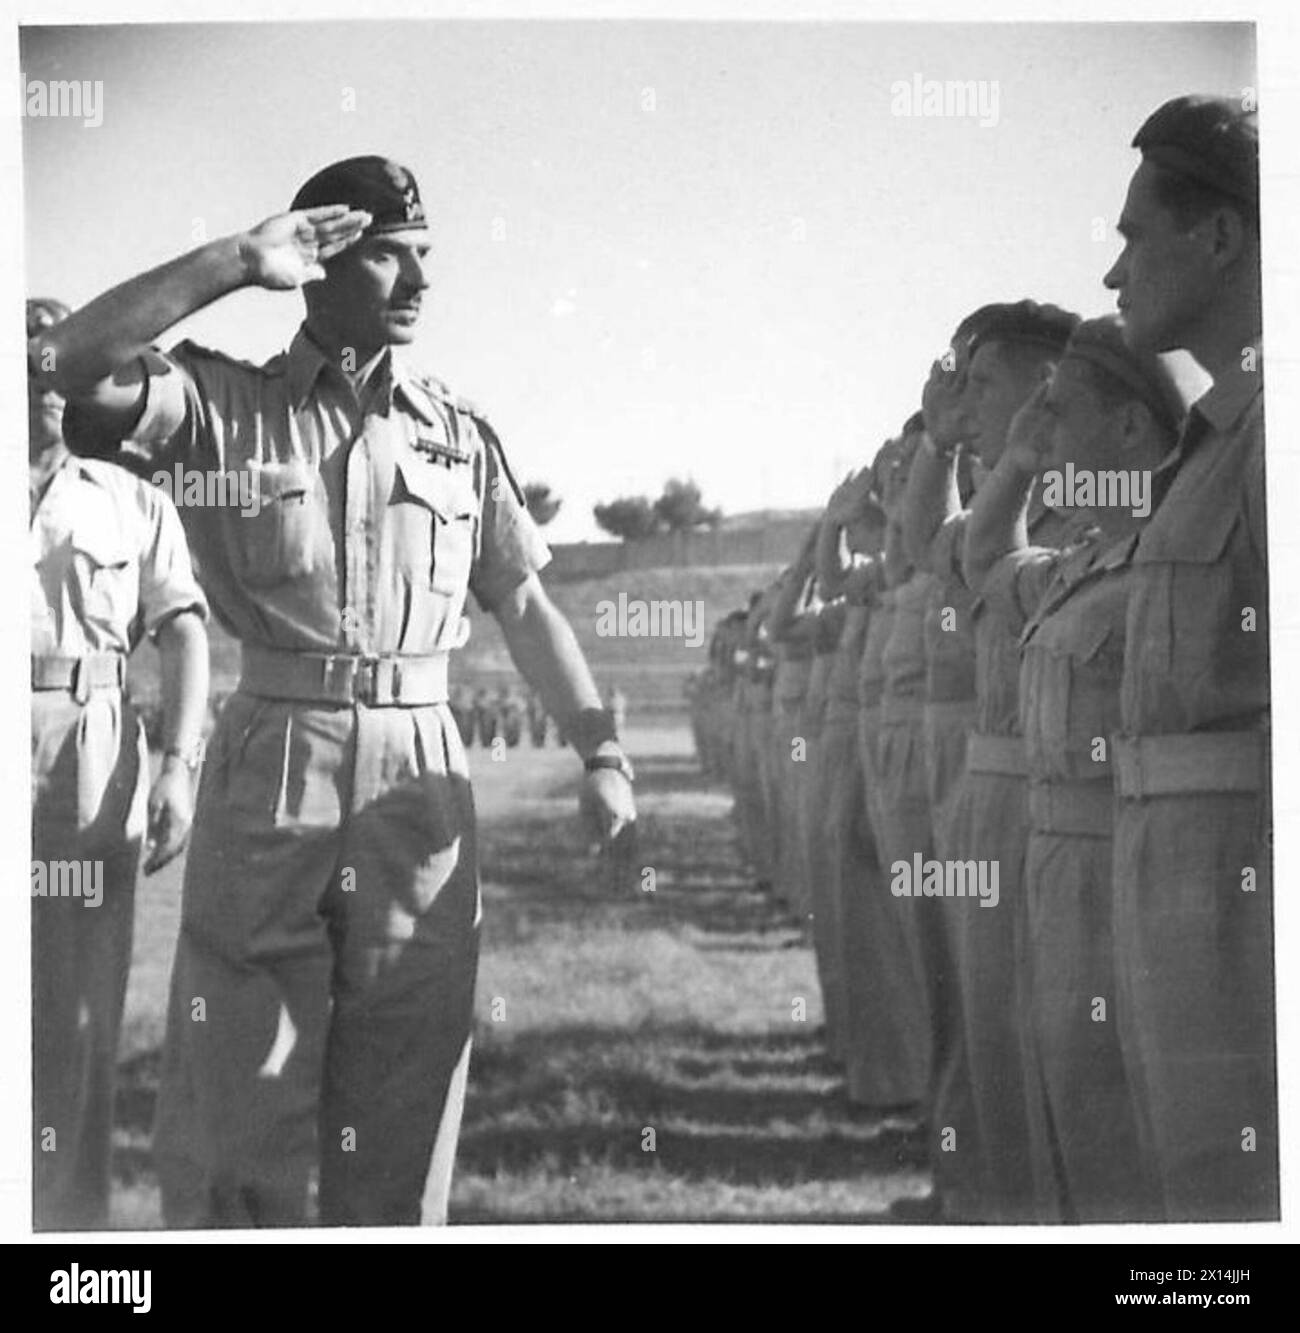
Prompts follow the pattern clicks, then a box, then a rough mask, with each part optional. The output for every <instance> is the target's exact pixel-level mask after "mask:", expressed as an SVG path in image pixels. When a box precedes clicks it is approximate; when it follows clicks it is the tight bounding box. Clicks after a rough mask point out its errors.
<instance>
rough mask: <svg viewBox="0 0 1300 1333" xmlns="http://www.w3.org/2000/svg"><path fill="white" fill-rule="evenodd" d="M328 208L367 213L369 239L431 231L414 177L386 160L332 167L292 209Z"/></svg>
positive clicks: (351, 161)
mask: <svg viewBox="0 0 1300 1333" xmlns="http://www.w3.org/2000/svg"><path fill="white" fill-rule="evenodd" d="M326 204H347V205H348V207H349V208H359V209H364V210H365V211H366V212H367V213H369V214H370V217H371V223H370V226H369V227H367V228H366V233H365V234H366V235H367V236H373V235H375V234H376V233H378V232H386V231H408V230H411V229H420V230H425V229H427V228H428V223H427V222H426V221H425V217H424V205H423V204H422V203H421V202H420V188H419V186H418V185H416V183H415V177H414V176H412V175H411V173H410V172H409V171H407V169H406V168H405V167H404V166H401V165H400V164H399V163H397V162H394V161H393V160H392V159H391V158H387V157H349V158H347V159H346V160H345V161H342V162H333V163H331V164H330V165H329V166H328V167H325V168H324V169H323V170H322V171H318V172H317V173H316V174H315V175H314V176H313V177H312V178H311V179H310V180H309V181H308V182H307V183H306V184H305V185H303V186H302V188H301V189H300V190H299V191H298V193H297V194H296V195H294V197H293V203H291V204H290V205H289V207H290V208H291V209H294V210H297V209H300V208H321V207H323V206H324V205H326Z"/></svg>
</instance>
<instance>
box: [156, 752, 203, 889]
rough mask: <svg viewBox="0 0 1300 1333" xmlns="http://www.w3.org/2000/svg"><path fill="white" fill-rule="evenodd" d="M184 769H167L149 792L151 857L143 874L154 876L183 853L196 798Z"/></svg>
mask: <svg viewBox="0 0 1300 1333" xmlns="http://www.w3.org/2000/svg"><path fill="white" fill-rule="evenodd" d="M190 782H191V779H190V775H189V773H188V772H187V771H186V770H185V769H184V768H179V767H178V768H170V767H166V766H165V767H164V768H163V771H162V772H161V773H159V774H158V778H157V780H156V781H155V782H154V784H153V787H152V789H151V790H150V792H149V838H148V856H147V857H146V858H145V863H144V873H145V874H146V875H152V874H153V873H154V871H156V870H161V869H162V868H163V866H165V865H166V864H167V863H168V861H171V860H174V859H175V858H176V857H177V856H178V855H179V854H180V852H181V851H182V849H183V848H184V846H185V843H186V842H187V841H188V839H189V836H190V825H191V824H192V823H193V822H194V795H193V792H192V791H191V787H190Z"/></svg>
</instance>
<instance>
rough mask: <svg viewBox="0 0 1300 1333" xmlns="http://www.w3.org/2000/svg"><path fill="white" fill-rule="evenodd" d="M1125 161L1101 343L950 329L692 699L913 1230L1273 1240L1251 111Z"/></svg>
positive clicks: (1264, 595)
mask: <svg viewBox="0 0 1300 1333" xmlns="http://www.w3.org/2000/svg"><path fill="white" fill-rule="evenodd" d="M1133 146H1134V147H1135V148H1137V149H1139V150H1140V151H1141V161H1140V164H1139V166H1138V168H1137V170H1136V172H1135V174H1134V176H1133V179H1132V182H1131V184H1130V187H1129V191H1128V195H1127V198H1126V200H1125V203H1124V208H1123V214H1122V216H1121V219H1120V223H1119V230H1120V233H1121V235H1122V237H1123V240H1124V247H1123V251H1122V253H1121V255H1120V257H1119V259H1118V261H1117V262H1116V264H1115V265H1114V267H1113V268H1112V269H1111V270H1110V272H1109V273H1107V274H1106V276H1105V278H1104V282H1105V285H1106V287H1108V288H1110V289H1111V290H1112V291H1114V292H1115V293H1116V294H1117V297H1118V305H1119V312H1120V313H1119V317H1117V318H1116V317H1110V318H1101V319H1088V320H1081V319H1080V318H1079V317H1078V316H1077V315H1074V314H1071V313H1069V312H1067V311H1065V310H1062V309H1059V308H1057V307H1054V306H1050V305H1043V304H1039V303H1036V302H1032V301H1027V300H1022V301H1016V302H1008V303H999V304H990V305H987V306H984V307H981V308H980V309H978V310H976V311H974V312H973V313H972V314H970V315H969V316H968V317H967V318H966V319H964V320H962V322H961V323H960V324H959V325H958V326H957V328H956V329H955V330H954V331H953V333H952V335H951V342H950V347H949V349H948V351H947V352H946V353H945V354H944V356H942V357H941V358H940V359H939V360H938V361H936V362H935V364H934V365H933V367H932V368H931V371H930V375H929V378H928V381H927V382H926V384H925V386H924V390H923V393H922V407H921V410H920V411H919V412H917V413H916V414H915V415H914V416H912V417H911V418H910V419H909V420H908V421H907V422H906V423H905V424H904V425H903V427H902V430H901V431H900V433H899V434H898V436H897V438H893V439H890V440H888V441H887V442H886V443H885V444H884V446H883V447H882V448H881V449H880V450H879V452H877V453H876V455H875V457H874V458H873V459H872V461H871V462H870V463H869V464H868V465H867V466H865V467H863V468H862V469H861V470H859V471H857V472H855V473H854V474H852V475H850V476H849V477H848V478H847V479H846V480H845V481H844V482H843V483H842V484H841V485H840V486H839V487H838V488H837V489H836V490H835V491H834V492H833V493H832V495H831V496H830V498H829V500H828V502H827V504H826V507H825V510H824V512H823V513H822V515H821V517H820V519H819V521H818V522H817V523H816V525H815V526H814V527H813V529H812V531H811V532H810V533H809V535H808V538H807V541H806V542H805V544H804V546H803V549H802V550H801V552H800V553H799V555H798V557H797V558H796V560H795V561H794V563H793V564H792V565H791V566H790V567H789V568H788V569H786V570H785V571H784V572H783V573H782V575H781V576H780V578H778V579H777V580H776V581H775V582H773V583H772V584H771V585H769V586H767V587H764V588H761V589H759V590H757V591H755V592H754V594H753V595H752V597H751V599H750V602H749V605H748V606H747V607H746V608H744V609H743V610H737V611H734V612H732V613H731V614H730V615H728V616H727V617H725V618H724V619H723V620H722V621H721V623H719V624H718V625H717V626H716V628H715V630H714V633H713V637H712V639H711V642H710V647H709V665H708V669H707V671H706V672H705V673H703V674H702V675H701V676H699V677H697V678H696V679H695V680H694V681H693V682H692V684H691V687H690V695H691V703H692V716H693V723H694V728H695V739H696V745H697V748H698V752H699V755H700V758H701V761H702V763H703V765H704V767H705V768H706V769H707V770H708V771H709V772H710V773H712V774H714V775H715V776H717V777H718V778H720V779H722V780H724V781H726V782H727V783H728V784H729V785H730V786H731V789H732V791H733V792H734V796H735V819H736V823H737V826H738V830H739V836H740V841H741V845H742V848H743V851H744V854H745V856H746V857H747V859H748V861H749V863H750V865H751V866H752V867H753V869H754V871H755V873H756V875H757V877H758V878H759V879H760V880H761V881H762V882H764V883H765V884H767V885H769V886H770V888H771V891H772V892H773V893H774V894H776V895H778V896H779V897H780V898H781V899H782V900H783V901H784V902H786V903H788V904H789V905H790V907H791V909H793V910H794V911H796V912H797V913H799V914H800V915H802V916H804V917H805V918H807V919H810V921H811V932H812V941H813V945H814V950H815V955H816V961H817V969H818V975H819V978H820V985H821V991H822V997H823V1001H824V1011H825V1036H826V1042H827V1046H828V1049H829V1052H830V1054H831V1055H832V1056H833V1057H834V1058H835V1059H836V1060H837V1061H838V1062H839V1063H840V1064H841V1065H842V1067H843V1071H844V1078H845V1084H846V1088H847V1095H848V1096H849V1098H850V1099H851V1100H852V1101H853V1102H855V1103H857V1104H859V1105H861V1106H863V1107H867V1108H874V1109H875V1110H877V1111H882V1112H886V1111H897V1112H906V1113H909V1114H910V1115H911V1116H913V1117H914V1118H915V1119H916V1120H917V1122H918V1123H919V1124H920V1125H921V1126H923V1129H924V1133H925V1134H926V1136H927V1144H928V1149H929V1156H930V1161H931V1166H932V1175H933V1180H934V1190H933V1193H932V1194H931V1195H930V1196H928V1197H927V1198H925V1199H922V1200H909V1201H906V1202H905V1203H903V1204H901V1205H896V1207H898V1210H899V1211H900V1212H901V1213H909V1212H910V1213H913V1214H915V1215H916V1216H918V1217H931V1218H935V1219H946V1220H954V1221H982V1222H1030V1221H1048V1222H1051V1221H1079V1222H1095V1221H1104V1220H1111V1221H1126V1220H1139V1219H1152V1220H1156V1219H1168V1220H1177V1221H1185V1220H1197V1219H1199V1220H1212V1219H1213V1220H1229V1219H1246V1218H1270V1217H1276V1216H1277V1213H1278V1187H1277V1114H1276V1094H1275V1077H1274V1046H1273V1033H1274V1018H1273V949H1272V894H1271V865H1270V857H1271V837H1270V800H1269V679H1268V588H1267V556H1266V541H1265V525H1264V440H1263V406H1262V404H1263V398H1262V382H1263V375H1262V362H1261V359H1260V356H1261V354H1260V327H1261V326H1260V295H1259V249H1258V236H1259V223H1258V202H1257V201H1258V168H1257V160H1258V158H1257V151H1258V150H1257V132H1256V122H1255V116H1254V114H1253V111H1252V110H1251V109H1250V108H1248V107H1245V108H1244V107H1243V106H1242V105H1240V104H1238V103H1234V102H1232V101H1229V100H1224V99H1214V98H1204V97H1185V98H1179V99H1176V100H1175V101H1172V102H1169V103H1167V104H1165V105H1164V106H1162V107H1161V108H1160V109H1159V110H1157V111H1156V112H1155V113H1154V114H1153V115H1152V116H1151V117H1150V118H1149V119H1148V120H1147V121H1146V123H1145V124H1144V125H1143V126H1142V127H1141V129H1140V130H1139V132H1138V134H1137V136H1136V138H1135V140H1134V144H1133ZM1180 349H1181V350H1184V351H1186V352H1188V353H1190V354H1191V357H1192V358H1193V359H1194V361H1195V362H1196V363H1197V364H1198V365H1199V367H1200V368H1201V370H1202V371H1204V373H1205V375H1206V376H1208V378H1209V380H1210V381H1211V386H1210V387H1209V389H1208V390H1206V391H1205V392H1204V393H1202V394H1200V395H1199V396H1197V395H1194V394H1190V393H1189V392H1188V391H1187V388H1186V387H1185V385H1184V383H1182V382H1180V381H1179V380H1178V379H1176V378H1175V377H1174V375H1173V374H1171V369H1170V366H1171V364H1173V363H1172V362H1171V361H1170V359H1168V358H1163V359H1162V357H1161V355H1160V354H1162V353H1167V352H1171V351H1176V350H1180ZM1191 397H1194V398H1195V401H1194V402H1192V403H1189V401H1188V400H1189V398H1191Z"/></svg>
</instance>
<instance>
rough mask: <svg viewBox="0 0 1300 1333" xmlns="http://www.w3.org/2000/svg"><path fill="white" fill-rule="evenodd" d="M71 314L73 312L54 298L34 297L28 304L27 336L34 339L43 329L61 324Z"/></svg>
mask: <svg viewBox="0 0 1300 1333" xmlns="http://www.w3.org/2000/svg"><path fill="white" fill-rule="evenodd" d="M70 314H72V311H71V310H69V309H68V307H67V306H66V305H64V304H63V302H62V301H56V300H55V299H54V297H52V296H33V297H32V298H31V299H30V300H29V301H28V302H27V336H28V337H29V338H34V337H35V336H36V335H37V334H38V333H39V332H40V331H41V330H42V329H48V328H49V327H50V326H51V325H53V324H58V323H60V322H61V321H63V320H65V319H67V317H68V316H69V315H70Z"/></svg>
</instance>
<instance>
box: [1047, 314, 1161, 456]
mask: <svg viewBox="0 0 1300 1333" xmlns="http://www.w3.org/2000/svg"><path fill="white" fill-rule="evenodd" d="M1065 359H1066V360H1067V361H1069V360H1079V361H1087V362H1088V363H1089V364H1090V365H1093V366H1096V367H1097V368H1098V369H1099V370H1101V371H1103V372H1104V373H1105V374H1107V375H1109V376H1110V377H1111V378H1112V379H1115V380H1118V381H1119V382H1120V383H1121V384H1123V385H1124V386H1125V388H1127V389H1129V390H1130V391H1131V392H1132V393H1133V394H1134V395H1135V396H1136V397H1137V398H1139V399H1140V400H1141V401H1142V402H1144V403H1145V404H1146V405H1147V407H1148V408H1150V409H1151V413H1152V415H1153V416H1154V417H1155V418H1156V420H1157V421H1158V422H1160V424H1161V425H1162V426H1164V427H1165V429H1166V430H1167V431H1169V432H1170V433H1172V434H1177V432H1178V428H1179V426H1180V425H1181V423H1182V419H1183V414H1184V413H1185V412H1186V410H1187V404H1186V403H1185V402H1184V399H1183V395H1182V393H1181V392H1180V390H1179V388H1178V383H1177V381H1176V380H1175V379H1174V377H1173V375H1172V374H1171V373H1170V371H1169V369H1168V367H1167V366H1166V365H1165V363H1164V362H1163V361H1161V360H1160V358H1159V357H1157V356H1154V355H1152V354H1151V353H1149V352H1138V351H1135V350H1134V349H1133V348H1132V347H1130V346H1129V345H1128V344H1127V343H1126V342H1125V341H1124V333H1123V326H1122V324H1121V323H1120V320H1119V317H1118V316H1116V315H1106V316H1104V317H1103V318H1101V319H1087V320H1084V322H1083V323H1082V324H1080V325H1079V327H1078V328H1077V329H1075V331H1074V334H1073V336H1072V337H1071V338H1070V341H1069V344H1068V345H1067V346H1066V349H1065Z"/></svg>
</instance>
